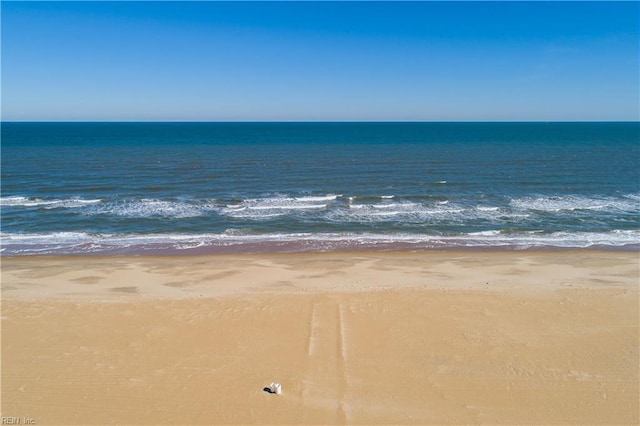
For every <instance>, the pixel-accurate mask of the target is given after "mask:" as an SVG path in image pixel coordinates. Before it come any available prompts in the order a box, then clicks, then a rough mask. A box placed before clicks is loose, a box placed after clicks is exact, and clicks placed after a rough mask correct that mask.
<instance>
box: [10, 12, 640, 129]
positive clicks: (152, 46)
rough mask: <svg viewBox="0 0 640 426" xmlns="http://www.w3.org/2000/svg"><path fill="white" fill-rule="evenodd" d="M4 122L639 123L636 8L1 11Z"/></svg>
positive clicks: (639, 91)
mask: <svg viewBox="0 0 640 426" xmlns="http://www.w3.org/2000/svg"><path fill="white" fill-rule="evenodd" d="M1 7H2V67H1V68H2V119H3V120H7V121H10V120H71V121H74V120H89V121H93V120H107V121H111V120H116V121H119V120H127V121H128V120H144V121H146V120H150V121H157V120H177V121H190V120H198V121H200V120H204V121H245V120H246V121H263V120H266V121H334V120H335V121H342V120H347V121H351V120H354V121H358V120H364V121H371V120H389V121H397V120H400V121H405V120H409V121H451V120H454V121H457V120H461V121H467V120H471V121H476V120H491V121H493V120H496V121H503V120H505V121H520V120H542V121H547V120H560V121H562V120H568V121H573V120H638V118H639V96H640V88H639V84H640V83H639V81H640V72H639V62H640V60H639V37H640V36H639V31H640V30H639V11H640V6H639V3H638V2H619V3H616V2H489V3H487V2H234V3H225V2H136V3H132V2H13V1H3V2H2V4H1Z"/></svg>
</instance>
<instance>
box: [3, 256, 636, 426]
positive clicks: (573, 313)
mask: <svg viewBox="0 0 640 426" xmlns="http://www.w3.org/2000/svg"><path fill="white" fill-rule="evenodd" d="M639 263H640V262H639V260H638V253H631V252H598V251H557V252H551V251H548V252H535V251H534V252H500V253H497V252H444V253H438V252H423V253H409V252H407V253H384V252H357V253H335V252H334V253H314V254H260V255H214V256H184V257H179V256H173V257H135V256H129V257H115V256H114V257H71V256H68V257H16V258H4V259H2V406H1V407H2V416H3V417H7V416H11V417H19V418H20V419H22V420H24V418H28V419H34V421H35V422H36V423H37V424H249V423H260V424H391V423H392V424H463V423H465V424H466V423H485V424H487V423H489V424H496V423H500V424H637V423H638V422H639V415H638V401H639V391H638V387H639V379H638V376H639V374H638V373H639V357H638V342H639V339H638V337H639V318H638V312H639V298H638V279H639V276H640V270H639ZM272 381H276V382H280V383H282V388H283V393H282V395H271V394H269V393H266V392H264V391H263V388H264V387H265V386H268V385H269V384H270V383H271V382H272ZM23 424H24V423H23Z"/></svg>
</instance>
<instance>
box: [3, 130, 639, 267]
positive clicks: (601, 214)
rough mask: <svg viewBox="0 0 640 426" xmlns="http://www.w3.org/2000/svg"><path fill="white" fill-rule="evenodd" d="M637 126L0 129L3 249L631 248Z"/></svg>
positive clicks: (635, 241)
mask: <svg viewBox="0 0 640 426" xmlns="http://www.w3.org/2000/svg"><path fill="white" fill-rule="evenodd" d="M639 164H640V124H639V123H2V194H1V195H2V198H1V202H2V234H1V236H2V254H3V255H13V254H37V253H41V254H42V253H46V254H52V253H53V254H63V253H145V252H153V253H156V252H167V253H175V252H176V251H180V252H182V253H191V252H207V251H262V250H276V251H278V250H280V251H291V250H294V251H295V250H331V249H345V248H348V249H358V248H367V249H369V248H381V249H392V248H414V249H421V248H456V247H509V248H530V247H614V248H626V249H637V248H638V247H639V246H640V218H639V213H640V181H639V178H640V172H639V170H640V169H639Z"/></svg>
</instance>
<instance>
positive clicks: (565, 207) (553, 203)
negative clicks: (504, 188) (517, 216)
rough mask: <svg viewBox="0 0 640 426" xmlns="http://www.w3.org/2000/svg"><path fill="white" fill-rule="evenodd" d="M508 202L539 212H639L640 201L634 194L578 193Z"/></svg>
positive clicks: (522, 208)
mask: <svg viewBox="0 0 640 426" xmlns="http://www.w3.org/2000/svg"><path fill="white" fill-rule="evenodd" d="M509 204H510V205H511V207H513V208H515V209H518V210H532V211H541V212H561V211H579V210H599V211H624V212H640V202H639V201H638V197H637V196H635V195H634V194H627V195H625V196H623V197H584V196H579V195H568V196H560V197H556V196H551V197H523V198H515V199H512V200H511V201H510V203H509Z"/></svg>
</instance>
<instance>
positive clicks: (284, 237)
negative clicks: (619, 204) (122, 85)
mask: <svg viewBox="0 0 640 426" xmlns="http://www.w3.org/2000/svg"><path fill="white" fill-rule="evenodd" d="M0 238H1V239H2V242H3V247H2V248H3V250H5V252H7V253H9V254H48V253H50V254H54V253H61V252H65V253H85V252H93V253H99V252H105V251H107V252H108V251H109V250H111V251H113V250H122V249H132V248H133V249H135V250H149V249H154V248H155V249H161V250H162V249H167V248H169V249H177V250H190V249H197V248H203V247H228V246H232V245H242V244H247V243H252V244H255V243H272V242H277V243H282V242H294V243H295V242H305V243H306V245H305V246H303V247H311V248H313V247H315V248H316V249H320V250H325V249H331V248H332V247H340V246H344V245H348V246H350V247H352V246H353V245H368V246H370V245H379V244H394V243H405V244H412V245H415V246H416V247H424V248H429V247H456V246H463V247H499V246H509V247H514V248H533V247H559V248H588V247H592V246H611V247H623V246H626V245H638V244H640V231H637V230H614V231H611V232H601V233H598V232H555V233H544V232H523V233H505V232H502V231H498V230H487V231H479V232H474V233H470V234H462V235H427V234H409V233H407V234H404V233H394V234H367V233H364V234H358V233H320V234H312V233H272V234H260V235H258V234H244V233H242V232H240V231H236V232H229V233H227V232H225V233H221V234H153V235H139V234H88V233H82V232H57V233H51V234H12V233H0ZM136 247H137V248H136ZM3 254H4V252H3Z"/></svg>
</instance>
